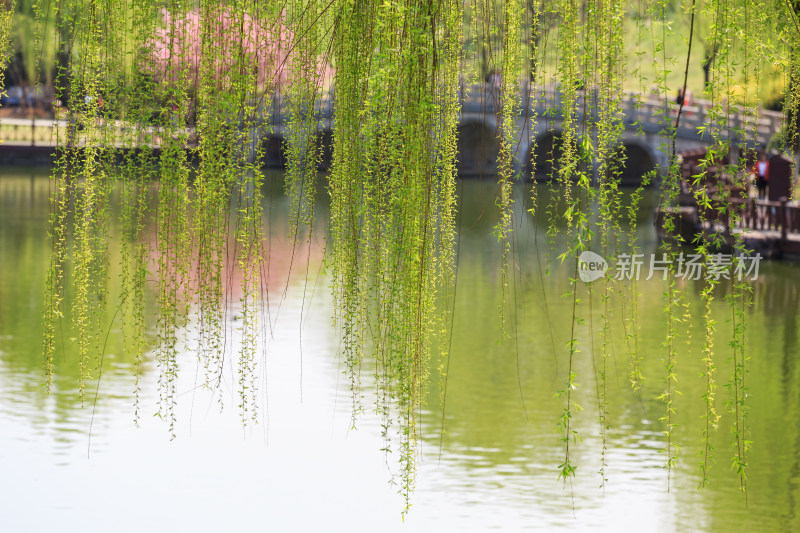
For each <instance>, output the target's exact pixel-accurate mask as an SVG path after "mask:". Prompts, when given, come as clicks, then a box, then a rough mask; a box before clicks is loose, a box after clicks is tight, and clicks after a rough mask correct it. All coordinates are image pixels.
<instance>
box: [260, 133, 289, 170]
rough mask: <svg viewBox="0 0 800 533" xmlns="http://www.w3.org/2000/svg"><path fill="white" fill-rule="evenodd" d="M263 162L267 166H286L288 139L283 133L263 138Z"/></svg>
mask: <svg viewBox="0 0 800 533" xmlns="http://www.w3.org/2000/svg"><path fill="white" fill-rule="evenodd" d="M261 150H262V152H261V153H262V154H263V155H262V156H261V157H262V160H261V164H262V166H264V167H267V168H286V141H285V140H284V138H283V136H282V135H276V134H270V135H265V136H264V137H262V139H261Z"/></svg>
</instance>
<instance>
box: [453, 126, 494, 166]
mask: <svg viewBox="0 0 800 533" xmlns="http://www.w3.org/2000/svg"><path fill="white" fill-rule="evenodd" d="M457 135H458V160H457V161H456V169H457V171H458V175H459V176H462V177H473V178H477V177H483V176H487V177H489V176H491V177H493V176H495V175H496V174H497V156H498V154H499V153H500V143H499V142H498V141H497V132H495V131H494V129H493V128H490V127H488V126H486V125H485V124H481V123H479V122H467V123H465V124H462V125H461V126H459V127H458V132H457Z"/></svg>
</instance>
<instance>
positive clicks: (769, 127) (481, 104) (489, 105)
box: [461, 83, 783, 144]
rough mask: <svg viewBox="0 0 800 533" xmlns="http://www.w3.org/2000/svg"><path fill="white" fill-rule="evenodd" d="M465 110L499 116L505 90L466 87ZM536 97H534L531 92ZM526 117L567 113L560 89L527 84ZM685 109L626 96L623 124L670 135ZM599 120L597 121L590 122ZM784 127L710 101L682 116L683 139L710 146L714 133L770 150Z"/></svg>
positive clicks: (587, 97) (654, 98) (581, 102)
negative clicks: (772, 140) (723, 109)
mask: <svg viewBox="0 0 800 533" xmlns="http://www.w3.org/2000/svg"><path fill="white" fill-rule="evenodd" d="M461 90H462V109H463V111H464V112H470V113H496V112H499V110H500V94H501V90H502V88H501V86H498V85H494V84H489V83H486V84H477V85H471V86H463V87H462V89H461ZM532 91H533V92H532ZM597 96H598V95H597V90H596V89H595V90H591V89H590V90H580V91H578V94H577V101H576V104H575V115H576V118H577V119H578V120H583V119H584V117H583V110H584V109H587V110H593V113H595V112H596V106H594V105H592V104H593V102H596V101H597ZM517 105H518V109H519V110H520V113H521V114H522V115H525V114H526V113H528V114H530V111H531V109H532V108H535V110H536V113H537V116H538V117H540V118H543V117H551V118H559V117H560V116H561V113H562V108H563V98H562V93H561V90H560V89H559V87H556V86H545V87H536V88H534V89H532V88H531V85H530V84H527V83H526V84H523V86H522V90H521V91H520V98H519V100H518V102H517ZM679 108H680V106H679V105H678V104H677V103H675V102H672V101H669V100H668V99H667V98H666V97H663V96H659V95H658V94H645V93H636V92H631V91H629V92H626V93H625V94H624V95H623V101H622V108H621V110H620V114H621V116H620V119H621V120H623V121H624V123H625V124H626V126H627V127H629V128H639V127H641V129H642V130H644V131H645V132H647V133H662V134H663V133H665V132H667V131H669V130H670V129H671V128H674V126H675V121H676V118H677V115H678V110H679ZM586 118H587V119H588V120H590V121H591V120H596V116H595V115H593V116H590V117H586ZM782 125H783V115H782V114H781V113H778V112H775V111H767V110H763V109H759V110H757V111H756V113H753V112H751V111H750V110H743V109H742V108H739V107H736V106H730V108H728V109H727V110H726V112H725V113H724V114H720V113H719V112H718V111H717V109H716V107H715V106H714V105H713V104H712V102H710V101H706V100H698V101H697V102H696V103H694V104H692V105H684V107H683V109H682V110H681V118H680V123H679V125H678V136H679V137H684V138H685V137H689V138H696V139H697V140H705V141H706V142H710V141H711V137H710V135H711V128H714V129H715V131H716V132H717V133H718V135H719V136H720V137H721V138H727V137H728V136H730V137H731V138H732V139H733V140H734V141H736V142H742V141H745V142H747V141H749V142H750V143H755V144H766V143H767V142H768V141H769V139H770V137H771V136H772V135H773V134H774V133H775V132H776V131H778V130H779V129H780V128H781V127H782Z"/></svg>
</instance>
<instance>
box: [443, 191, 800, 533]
mask: <svg viewBox="0 0 800 533" xmlns="http://www.w3.org/2000/svg"><path fill="white" fill-rule="evenodd" d="M516 193H517V195H518V200H520V201H518V204H517V205H518V207H517V212H516V214H515V221H516V227H515V261H516V266H517V277H516V279H515V282H516V285H515V290H514V296H513V301H512V303H511V305H512V309H513V311H514V313H515V324H516V327H515V328H512V332H511V336H510V338H508V339H506V340H505V341H503V342H502V343H500V342H498V339H500V338H501V332H500V320H499V313H498V307H499V306H500V305H501V301H500V296H499V280H498V279H497V277H496V275H495V273H496V272H497V269H498V268H499V266H500V253H501V249H500V247H499V245H498V244H497V243H496V242H495V241H493V239H492V238H491V236H490V229H491V227H492V225H493V224H494V222H495V217H496V215H495V213H494V210H493V209H492V207H493V205H494V194H495V193H494V187H493V186H491V185H489V184H485V183H465V184H464V194H463V197H462V202H461V207H462V212H461V217H462V218H461V231H460V256H459V263H458V288H457V296H456V303H455V312H454V319H453V324H454V331H453V340H452V345H451V361H450V364H449V374H448V382H447V395H446V408H445V412H446V423H445V426H444V427H445V434H444V437H443V438H442V441H441V442H442V448H443V454H444V456H445V457H447V455H448V454H452V456H454V457H457V459H455V460H456V461H460V462H462V463H463V464H464V465H466V466H468V467H469V468H472V469H478V470H480V469H483V470H485V472H486V475H487V476H490V475H491V474H492V473H495V474H496V473H501V474H502V473H504V472H508V471H509V470H510V471H514V472H518V473H520V474H521V475H530V474H538V473H541V472H543V471H547V472H548V473H549V475H550V476H552V477H555V476H556V474H557V470H556V465H558V464H559V463H560V460H561V459H562V457H563V455H562V454H563V452H562V448H561V447H562V443H561V441H560V438H559V435H558V430H557V425H556V424H557V422H558V417H559V415H560V413H561V410H562V409H563V407H564V402H563V400H562V399H560V398H556V395H555V394H554V393H555V391H557V390H558V389H560V388H563V383H564V382H565V381H566V379H567V377H566V367H567V349H566V343H567V341H568V340H569V327H570V322H571V308H570V301H569V299H568V298H565V297H563V296H562V295H564V294H565V293H566V292H567V291H568V288H569V285H568V280H569V277H570V275H571V265H567V264H564V265H561V264H559V263H557V262H556V261H554V260H553V259H552V258H553V257H555V255H556V254H555V253H553V251H552V249H553V248H555V249H556V250H557V249H558V246H559V244H558V243H556V244H555V247H552V246H551V245H550V244H548V242H547V238H546V235H545V231H546V229H547V224H548V218H547V215H546V214H545V213H544V210H543V209H540V210H539V212H538V213H537V216H536V217H533V216H531V215H530V214H529V213H527V212H526V210H527V208H528V207H529V204H528V202H527V196H528V194H529V189H528V188H524V190H523V188H522V187H518V188H517V190H516ZM538 194H539V197H540V205H544V204H545V203H546V201H547V198H546V197H545V198H542V197H543V196H544V195H546V194H547V189H546V188H544V187H539V192H538ZM654 201H655V197H654V195H649V196H648V197H646V199H645V203H644V206H643V212H642V213H641V216H640V217H639V218H640V220H639V224H640V227H639V230H638V232H637V233H638V238H639V242H640V245H641V246H642V247H643V250H642V251H643V252H645V253H646V254H649V253H651V252H653V251H654V250H655V246H656V244H657V243H656V238H655V231H654V228H653V226H652V206H653V205H654ZM545 265H547V266H546V268H548V269H549V273H546V272H545V270H544V266H545ZM612 268H613V266H612ZM657 277H658V276H656V278H654V279H652V280H650V281H643V282H641V283H640V284H639V299H638V302H639V306H640V319H639V341H638V343H639V349H640V352H641V355H642V357H643V369H642V371H643V373H644V376H645V379H646V381H645V384H644V386H643V387H642V390H641V393H635V392H633V390H632V389H631V387H630V386H629V383H628V375H629V371H630V353H629V349H628V345H627V343H626V342H625V336H624V334H623V332H624V328H623V324H622V317H623V316H625V314H626V313H630V309H629V307H630V302H627V303H626V305H627V306H628V310H627V311H625V312H623V309H622V303H621V299H620V298H619V295H618V294H616V295H615V297H614V298H613V299H612V304H611V313H610V314H611V316H612V326H613V328H612V331H613V335H612V337H613V338H612V342H611V345H610V352H611V360H610V368H609V373H608V376H609V381H608V387H609V389H608V404H609V423H610V425H611V428H610V430H609V434H608V447H609V448H610V453H609V459H608V462H609V468H610V469H611V471H612V473H611V474H610V476H611V479H610V482H611V484H612V485H613V482H614V479H613V476H614V474H613V471H614V469H615V466H616V467H617V469H618V470H620V469H621V470H628V471H630V472H632V473H634V474H635V473H636V471H637V469H638V470H639V471H640V472H641V473H642V474H643V475H644V476H645V477H649V478H652V479H654V480H657V481H658V485H659V486H660V489H661V490H662V491H663V493H664V497H665V498H667V497H668V496H667V494H666V488H667V485H666V472H665V470H663V468H662V467H663V463H664V462H665V459H664V454H663V453H662V452H661V450H663V449H664V447H665V438H664V435H663V434H662V431H663V429H664V424H663V422H661V421H660V420H659V419H660V418H661V417H662V416H663V413H664V406H663V403H662V402H661V401H660V400H659V399H658V396H659V395H660V394H661V392H662V390H663V387H664V386H663V379H664V376H665V373H666V371H665V368H664V366H665V365H664V360H663V358H664V356H665V350H664V348H663V342H664V337H665V316H664V313H663V307H664V305H665V299H664V296H663V294H662V293H663V291H664V289H665V286H664V284H663V283H662V282H661V281H659V280H658V279H657ZM588 288H591V289H592V293H591V294H589V292H588V290H586V289H588ZM581 289H582V293H581V296H580V297H581V298H582V305H581V307H580V310H579V312H578V315H579V316H580V317H582V318H583V319H585V323H584V326H582V327H580V328H579V332H578V340H579V345H580V350H581V352H580V354H579V356H578V357H579V359H578V361H577V370H576V372H577V374H578V378H577V381H578V383H579V384H580V385H581V386H580V388H579V389H578V402H579V403H580V404H581V405H582V406H583V407H584V409H585V410H584V411H583V412H581V413H579V414H577V415H576V418H575V422H576V424H577V427H578V432H579V434H580V435H581V437H582V438H583V442H581V443H579V444H578V445H577V446H575V447H574V453H577V454H578V455H577V457H576V463H577V464H578V465H579V466H578V469H579V478H578V480H577V483H578V485H580V488H576V500H577V501H576V504H575V505H576V506H577V507H580V506H581V498H582V497H584V496H586V495H587V494H588V493H589V491H597V490H598V489H597V487H598V485H600V481H601V480H600V476H599V475H598V474H597V473H596V472H597V470H598V469H599V460H600V459H599V457H600V452H601V446H602V444H601V442H600V437H599V434H600V424H599V421H598V404H597V394H596V389H597V379H596V368H597V366H596V365H600V361H599V357H600V355H599V350H600V342H601V340H600V334H599V328H600V326H601V321H602V304H601V303H600V302H601V298H600V294H601V292H602V282H595V283H594V284H593V285H591V286H589V285H584V284H581ZM701 290H702V282H687V283H684V284H683V286H682V291H683V293H684V294H685V295H686V296H687V299H688V306H689V309H690V310H691V316H692V317H702V302H701V301H700V291H701ZM726 290H728V288H727V286H726V285H724V284H722V285H721V286H720V289H719V292H718V293H717V294H716V301H715V303H714V319H715V320H716V328H717V333H716V335H715V341H714V343H715V351H716V355H715V358H716V364H717V381H718V384H719V388H718V392H717V408H718V410H719V411H720V412H721V413H722V415H723V416H722V419H721V420H720V426H719V430H718V431H717V432H716V433H715V435H714V445H715V447H716V452H715V453H716V463H715V465H714V467H713V470H712V471H711V475H712V486H711V487H710V488H708V489H706V490H705V491H703V492H698V491H696V490H695V487H696V486H697V485H698V483H699V481H700V471H699V466H698V465H699V463H700V462H701V460H702V457H701V456H700V455H699V454H700V453H701V452H702V445H701V430H702V426H703V420H702V419H701V417H702V415H703V413H704V404H703V400H702V394H703V393H704V391H705V381H704V379H705V378H704V375H703V364H702V361H701V357H702V342H703V334H704V326H703V324H702V323H701V319H700V318H694V319H693V320H692V322H691V323H689V324H685V325H683V326H682V332H681V338H680V339H679V341H678V346H679V353H678V363H677V365H678V366H677V369H676V371H677V373H678V380H679V382H678V389H679V390H680V392H681V395H679V396H678V397H677V398H676V400H675V409H676V422H677V424H678V426H677V428H676V432H675V435H676V438H677V440H678V445H679V446H681V449H680V451H679V455H678V461H679V462H678V469H677V472H675V473H674V474H673V491H672V493H673V494H672V496H673V497H674V498H675V500H676V501H677V502H678V503H679V507H677V508H676V511H675V512H677V513H679V514H681V515H683V516H681V517H680V518H678V519H677V525H676V527H678V528H679V529H681V530H685V531H693V530H710V531H793V530H800V517H798V511H799V510H800V509H797V505H798V498H800V490H799V489H798V480H800V472H799V471H798V464H799V463H800V412H798V409H799V408H800V371H799V370H798V367H800V364H798V361H797V359H798V357H800V353H798V350H797V330H798V327H800V323H799V322H798V304H799V303H800V268H798V265H796V264H790V263H779V262H762V263H761V265H760V275H759V279H758V280H756V281H754V282H753V299H754V305H753V306H752V308H751V309H749V311H748V312H747V320H748V330H747V333H746V343H747V348H748V350H749V354H750V356H751V359H750V361H749V373H748V375H747V377H746V378H745V381H746V386H747V388H748V392H749V394H748V399H747V402H748V405H749V409H750V417H749V423H750V425H751V433H750V438H751V440H752V441H753V451H752V453H751V454H750V455H749V458H748V461H749V464H750V466H751V468H750V471H749V479H748V490H749V509H745V506H744V498H743V496H742V494H741V493H740V492H739V491H738V487H739V479H738V477H737V476H736V475H735V474H734V473H733V472H732V471H731V469H730V464H731V457H732V455H733V453H734V448H733V447H732V436H731V434H730V425H731V423H732V418H733V417H732V415H731V414H730V412H729V408H728V407H727V406H726V405H724V402H726V401H728V399H729V396H730V395H729V391H728V387H727V383H728V381H729V379H730V375H731V372H732V363H731V362H730V359H729V358H730V356H731V351H730V348H729V346H728V342H729V340H730V338H731V337H732V325H731V321H730V318H731V311H730V308H729V307H728V304H727V303H726V302H725V300H724V295H725V292H726ZM440 393H441V390H440V388H439V387H438V384H437V383H436V382H435V381H434V383H433V384H432V390H431V394H430V405H429V412H428V413H429V414H428V419H427V424H428V426H427V427H428V433H427V435H428V439H429V442H430V444H431V445H432V446H434V447H438V446H439V438H440V436H439V431H440V427H441V411H442V408H441V404H440V402H439V397H440ZM521 458H522V459H521ZM615 460H617V461H620V460H621V461H622V462H623V463H624V464H622V465H615V464H614V461H615ZM648 472H649V474H648ZM581 484H583V485H581ZM676 487H677V489H676ZM584 489H585V490H584ZM609 490H613V488H610V489H609ZM566 493H567V494H568V493H569V490H568V489H567V491H566ZM542 496H543V497H558V496H552V495H548V493H547V492H546V491H545V492H544V493H543V494H542ZM590 498H591V496H589V497H588V498H587V499H590ZM565 499H568V497H567V498H565ZM698 502H702V507H703V509H704V511H703V514H704V515H705V517H704V518H702V519H701V517H699V516H696V517H693V516H692V515H693V512H692V509H694V508H695V507H696V505H697V503H698Z"/></svg>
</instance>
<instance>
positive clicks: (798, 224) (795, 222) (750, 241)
mask: <svg viewBox="0 0 800 533" xmlns="http://www.w3.org/2000/svg"><path fill="white" fill-rule="evenodd" d="M665 216H673V217H675V218H676V223H677V224H676V225H677V228H678V233H679V234H680V235H681V236H682V237H683V239H684V241H686V242H697V240H698V238H699V236H701V235H702V236H703V237H704V238H705V239H707V240H711V239H714V238H715V237H721V238H722V239H723V242H724V243H725V246H724V247H725V248H726V251H731V250H732V249H733V247H734V244H735V242H736V241H737V238H740V239H741V241H742V242H743V243H744V245H745V246H746V248H747V249H748V250H751V251H752V252H753V253H760V254H761V255H762V257H769V258H784V257H793V258H798V259H800V204H799V203H798V202H791V201H789V200H788V199H786V198H782V199H781V200H779V201H777V202H776V201H769V200H757V199H755V198H748V199H744V198H732V199H731V200H730V201H729V202H728V204H727V205H725V204H723V203H722V202H720V201H716V200H715V201H712V202H711V206H710V207H707V208H698V207H697V206H681V207H675V208H669V209H666V210H665V211H664V212H662V213H658V214H657V217H656V225H657V229H658V233H659V236H660V237H661V238H669V236H668V235H666V233H665V231H664V224H663V223H664V219H665Z"/></svg>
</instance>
